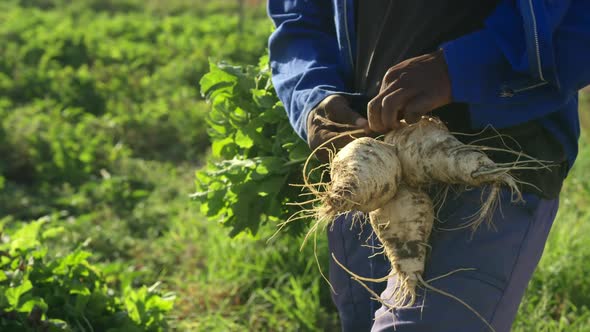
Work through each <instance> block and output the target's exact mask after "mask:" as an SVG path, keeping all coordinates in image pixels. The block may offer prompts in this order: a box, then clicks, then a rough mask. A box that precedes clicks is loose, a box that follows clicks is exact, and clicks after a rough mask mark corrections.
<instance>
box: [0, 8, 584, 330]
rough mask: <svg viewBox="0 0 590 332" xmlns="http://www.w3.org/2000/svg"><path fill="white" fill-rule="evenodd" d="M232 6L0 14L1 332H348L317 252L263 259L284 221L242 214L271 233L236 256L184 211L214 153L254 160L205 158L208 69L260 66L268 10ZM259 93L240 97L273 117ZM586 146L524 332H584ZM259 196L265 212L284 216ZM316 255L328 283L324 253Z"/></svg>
mask: <svg viewBox="0 0 590 332" xmlns="http://www.w3.org/2000/svg"><path fill="white" fill-rule="evenodd" d="M239 3H240V2H239V1H233V0H216V1H212V0H211V1H189V0H170V1H163V0H147V1H142V0H108V1H106V0H4V1H1V2H0V23H1V24H0V40H1V41H2V42H1V43H0V234H1V237H0V267H1V268H2V271H1V272H0V331H36V330H39V331H41V330H44V328H49V330H50V331H168V330H176V331H335V330H338V319H337V315H336V313H335V310H334V308H333V306H332V304H331V302H330V293H329V287H328V286H327V285H326V283H325V282H324V281H323V279H322V278H321V276H320V274H319V273H318V269H317V266H316V261H315V259H314V258H313V255H314V252H313V247H312V246H306V247H304V248H303V250H302V251H299V246H300V244H301V241H302V238H301V237H294V236H287V235H279V236H278V237H277V238H276V239H275V240H274V241H273V242H272V243H270V244H269V242H267V240H268V238H269V237H270V236H271V235H272V234H273V233H274V232H275V231H276V228H275V227H274V224H275V223H276V220H275V219H276V218H273V216H272V215H271V216H268V215H262V214H261V213H260V212H259V211H258V212H256V211H252V209H249V210H246V208H247V206H245V207H244V210H235V211H232V212H231V213H232V215H233V213H234V212H235V215H236V218H234V224H232V225H233V227H234V232H236V227H239V229H240V230H241V229H253V227H255V226H254V225H257V224H258V223H257V221H258V219H257V220H256V222H252V220H251V218H252V216H255V218H265V219H264V221H265V222H266V224H263V226H262V227H261V228H260V229H258V228H257V226H256V227H255V228H256V229H254V230H257V231H258V232H257V234H256V235H255V236H252V235H248V234H244V233H242V234H239V235H238V236H236V237H234V238H230V237H229V236H228V235H229V233H230V232H231V230H232V229H230V228H227V227H223V226H222V225H220V224H218V223H214V222H211V221H210V220H209V219H210V218H209V219H208V218H207V217H206V216H205V215H204V214H210V216H214V215H215V213H213V212H212V211H213V210H215V209H216V210H215V212H216V213H217V212H219V211H226V210H223V209H227V206H228V204H229V203H230V202H228V201H219V202H218V204H209V206H206V207H205V208H203V207H202V206H200V205H199V204H198V203H197V202H196V201H195V200H192V199H191V198H190V195H191V194H192V193H193V192H195V190H196V189H195V171H197V170H198V169H200V168H201V167H203V166H204V165H205V163H206V161H207V160H209V159H211V157H210V152H211V150H213V152H214V155H216V154H220V153H224V152H223V151H225V153H230V152H227V151H230V150H228V149H231V148H241V149H243V148H245V147H247V148H250V147H251V145H252V144H253V142H251V141H248V140H247V139H246V136H247V135H241V136H240V137H242V140H241V141H239V142H238V143H236V144H237V145H236V146H237V147H232V146H231V144H229V143H228V142H222V143H216V144H215V145H213V146H212V147H211V143H210V138H209V135H208V132H207V130H208V129H207V128H208V127H210V126H211V122H207V121H206V118H207V114H208V112H210V105H208V104H207V103H206V102H205V100H204V99H203V96H202V95H201V90H200V87H199V81H200V80H201V78H202V77H203V75H205V74H206V73H207V72H208V71H209V68H210V67H209V66H210V64H209V60H211V61H212V63H216V62H217V61H219V60H224V61H227V62H229V63H234V64H252V65H257V64H258V63H259V61H260V58H261V56H263V55H264V54H265V47H266V38H267V36H268V34H269V33H270V31H271V24H270V22H269V21H268V19H267V18H266V16H265V13H264V4H263V1H245V4H246V5H245V7H244V8H240V7H239V5H238V4H239ZM213 68H217V67H215V66H214V67H213ZM252 68H253V69H251V70H254V71H256V70H258V68H257V67H252ZM256 73H257V72H256ZM256 73H252V75H251V77H255V76H256V75H254V74H256ZM266 75H267V73H266ZM209 77H210V78H211V80H213V79H221V78H219V77H217V78H216V76H215V75H210V76H209ZM251 77H250V76H248V77H247V78H251ZM264 77H266V78H267V76H264V75H263V76H256V79H257V81H255V83H252V84H255V85H256V84H258V85H261V84H262V78H264ZM222 78H224V79H233V78H232V77H230V76H224V77H222ZM236 80H237V79H236ZM252 82H254V81H252ZM205 84H207V82H205ZM262 85H264V84H262ZM219 86H220V85H214V84H211V86H209V89H214V88H219ZM246 86H248V87H249V85H246ZM253 87H254V85H253ZM265 88H268V87H267V86H256V89H255V90H256V91H255V92H251V91H252V90H250V89H248V90H244V91H245V92H244V93H254V94H255V98H254V99H253V100H254V101H253V103H254V105H257V107H260V109H263V108H264V109H268V112H266V114H271V113H272V112H270V111H272V110H276V109H277V108H276V107H274V104H268V99H265V98H267V97H268V96H267V94H268V93H269V92H268V91H267V90H265ZM204 92H206V91H204ZM234 97H235V98H238V97H237V92H236V93H235V95H234ZM250 97H251V96H250ZM239 98H246V97H243V96H240V97H239ZM582 100H583V105H584V106H583V109H582V112H581V113H584V112H587V111H588V110H589V109H590V105H589V103H588V99H587V98H586V97H584V96H583V97H582ZM230 102H234V101H233V100H230ZM236 102H248V103H251V102H252V101H246V100H245V99H244V100H238V101H236ZM271 115H272V114H271ZM281 116H282V115H281ZM583 118H584V117H583ZM584 119H585V118H584ZM265 121H268V122H269V123H272V122H273V121H275V120H274V118H272V116H267V117H266V118H265ZM238 127H239V126H237V127H235V126H234V127H232V128H233V129H232V128H230V127H227V128H226V129H227V130H230V129H231V130H234V131H233V132H236V131H235V130H237V129H235V128H238ZM585 127H586V128H588V129H590V123H588V124H587V125H585ZM240 128H241V129H240ZM214 129H215V130H217V132H218V134H219V130H220V129H219V128H214ZM226 129H224V130H226ZM238 129H239V130H243V131H246V129H247V128H246V127H239V128H238ZM209 134H212V135H215V133H212V132H211V131H210V132H209ZM290 137H292V136H288V135H287V136H284V137H283V138H284V139H285V140H286V139H288V138H290ZM588 142H590V140H589V139H586V138H585V137H584V138H583V139H582V141H581V154H580V156H579V159H578V163H577V165H576V167H575V169H574V170H573V172H572V173H571V175H570V177H569V178H568V180H567V183H566V186H565V189H564V191H563V195H562V197H561V208H560V209H561V210H560V212H559V216H558V220H557V221H556V225H555V228H554V230H553V231H552V235H551V240H550V242H549V243H548V246H547V248H546V251H545V254H544V257H543V260H542V263H541V265H540V267H539V269H538V270H537V272H536V274H535V276H534V279H533V281H532V283H531V284H530V286H529V289H528V290H527V294H526V299H525V301H524V302H523V304H522V306H521V308H520V312H519V316H518V318H517V322H516V323H515V326H514V331H519V332H528V331H531V332H532V331H568V332H569V331H590V296H588V294H590V279H587V277H586V276H588V275H590V264H588V263H587V261H588V260H589V259H590V247H589V246H588V245H587V244H588V243H589V242H590V235H589V234H590V209H588V207H589V206H590V178H588V176H587V175H586V174H585V173H586V170H587V169H588V168H589V167H590V148H588V147H587V143H588ZM232 144H233V143H232ZM285 146H286V147H285ZM283 147H285V148H284V149H283V150H281V153H284V154H285V156H286V158H290V159H291V160H293V161H300V158H301V156H304V155H305V154H304V152H305V151H302V150H300V149H299V148H298V145H292V146H290V145H283ZM258 148H259V149H266V148H268V149H269V151H272V152H273V153H276V149H275V147H273V146H270V145H269V146H268V147H266V146H262V145H258ZM270 165H273V164H272V163H268V164H265V165H264V166H265V171H266V172H267V173H268V174H271V173H272V171H273V168H271V167H270ZM293 165H295V164H293ZM230 166H235V165H230ZM239 166H241V168H240V171H239V172H237V173H236V174H241V175H240V176H250V175H244V174H245V173H243V170H244V169H247V167H246V166H247V165H243V164H242V165H239ZM258 166H259V165H256V167H258ZM248 167H249V166H248ZM277 168H278V167H275V169H277ZM281 171H283V170H281ZM240 172H242V173H240ZM277 172H279V170H278V169H277ZM201 174H202V173H201ZM265 174H266V173H265ZM265 179H267V180H268V177H267V178H265ZM200 180H203V178H200ZM207 181H210V182H207V183H208V185H209V186H211V187H214V186H215V183H214V182H215V179H212V178H208V179H207ZM261 183H262V182H261ZM264 183H265V190H266V191H270V189H269V188H271V185H275V186H277V188H279V187H280V186H282V185H283V184H284V183H285V182H281V183H280V185H279V184H277V182H276V180H273V181H270V180H269V181H267V182H264ZM200 185H201V186H202V183H201V184H200ZM251 189H252V188H243V190H244V192H247V191H248V190H251ZM277 190H278V189H277ZM270 192H271V193H272V194H275V193H276V192H272V191H270ZM265 194H266V195H262V196H261V197H267V198H268V199H266V198H265V199H264V200H261V201H260V202H258V203H259V204H268V206H276V205H277V202H276V201H273V200H271V199H270V197H274V196H273V195H268V192H267V193H265ZM215 202H217V201H215ZM279 203H280V202H279ZM245 205H248V204H245ZM250 205H252V204H250ZM256 213H258V214H256ZM277 215H280V214H279V213H277ZM248 218H250V220H249V219H248ZM301 226H303V225H302V224H300V225H299V228H302V227H301ZM291 233H293V232H291ZM317 249H318V253H319V261H320V262H321V264H323V265H324V266H323V268H324V270H325V269H326V268H327V263H328V257H329V253H328V252H327V250H326V243H325V239H323V238H320V239H319V241H318V248H317Z"/></svg>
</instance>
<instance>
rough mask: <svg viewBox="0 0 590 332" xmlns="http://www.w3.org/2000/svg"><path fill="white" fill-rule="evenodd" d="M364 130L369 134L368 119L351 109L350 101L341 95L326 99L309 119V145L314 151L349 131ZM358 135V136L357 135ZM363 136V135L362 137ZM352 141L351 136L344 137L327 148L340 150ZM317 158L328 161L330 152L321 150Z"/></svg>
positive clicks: (337, 139)
mask: <svg viewBox="0 0 590 332" xmlns="http://www.w3.org/2000/svg"><path fill="white" fill-rule="evenodd" d="M358 129H364V130H365V133H368V132H369V123H368V121H367V119H365V118H364V117H362V116H361V115H360V114H358V113H357V112H355V111H354V110H353V109H352V108H350V104H349V103H348V100H347V99H346V98H345V97H343V96H340V95H331V96H328V97H326V99H324V100H323V101H322V102H321V103H320V104H319V105H318V106H317V107H316V108H315V109H314V110H313V111H311V112H310V113H309V117H308V118H307V143H308V144H309V147H310V148H311V149H312V150H315V149H316V148H317V147H319V146H320V145H322V144H323V143H325V142H326V141H328V140H330V139H332V138H334V137H336V136H338V135H340V134H342V133H344V132H348V131H353V130H358ZM357 135H358V134H357ZM360 136H362V134H361V135H360ZM350 141H352V137H351V136H350V135H343V136H342V137H339V138H336V139H334V140H333V141H331V142H330V143H329V144H327V145H326V148H328V149H331V148H335V149H340V148H342V147H344V146H345V145H346V144H347V143H349V142H350ZM316 156H317V157H318V159H320V160H321V161H322V162H327V161H328V152H327V151H326V150H325V149H320V150H319V151H318V152H316Z"/></svg>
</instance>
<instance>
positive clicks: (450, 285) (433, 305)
mask: <svg viewBox="0 0 590 332" xmlns="http://www.w3.org/2000/svg"><path fill="white" fill-rule="evenodd" d="M510 198H511V197H510V194H509V193H508V192H503V193H502V196H501V204H500V206H499V208H498V209H497V210H496V211H495V213H494V214H493V220H492V222H493V225H494V227H495V228H494V229H490V228H489V227H487V226H486V225H485V224H483V225H481V226H480V227H479V228H478V230H477V231H476V232H475V233H474V232H473V231H472V230H471V229H470V228H466V229H461V230H452V231H448V230H444V229H446V228H448V229H451V228H456V227H458V226H461V225H463V224H465V223H466V222H467V221H468V220H469V218H471V217H472V216H473V215H474V214H475V213H476V212H477V210H478V209H479V208H480V207H481V204H482V203H481V202H482V192H481V191H480V190H471V191H466V192H463V193H461V194H452V195H449V196H448V197H447V199H446V201H445V203H444V204H442V205H441V206H440V209H439V210H438V211H437V213H438V214H437V217H438V220H437V221H435V227H434V229H433V232H432V235H431V238H430V245H431V250H430V251H429V254H428V257H427V260H426V268H425V272H424V279H425V280H428V279H431V278H435V277H438V276H442V275H444V274H447V273H449V272H451V271H454V270H457V269H465V268H471V269H474V270H470V271H461V272H456V273H454V274H451V275H450V276H447V277H444V278H441V279H438V280H436V281H433V282H432V283H431V285H432V286H434V287H436V288H438V289H441V290H443V291H445V292H447V293H450V294H452V295H454V296H456V297H458V298H460V299H461V300H463V301H465V302H466V303H468V304H469V305H470V306H471V307H473V309H475V310H476V311H477V312H478V313H480V314H481V315H482V316H483V317H484V318H485V319H486V320H487V321H488V322H489V323H490V324H491V325H492V326H493V327H494V329H495V330H496V332H508V331H510V327H511V325H512V323H513V321H514V317H515V315H516V312H517V310H518V306H519V304H520V302H521V300H522V296H523V294H524V291H525V288H526V286H527V284H528V282H529V280H530V279H531V276H532V274H533V271H534V270H535V268H536V266H537V264H538V262H539V259H540V258H541V255H542V253H543V248H544V246H545V242H546V240H547V236H548V234H549V230H550V229H551V226H552V224H553V220H554V219H555V215H556V213H557V208H558V199H554V200H544V199H540V198H538V197H537V196H533V195H525V200H526V203H524V204H523V203H519V204H512V203H511V202H510ZM352 219H353V216H351V215H348V216H342V217H340V218H339V219H338V220H336V222H335V224H334V226H333V227H332V228H331V229H330V230H329V231H328V241H329V247H330V250H331V252H332V253H333V254H334V255H335V257H336V258H337V259H338V260H339V262H341V263H342V264H344V265H345V266H347V267H348V268H349V269H350V270H352V271H353V272H355V273H356V274H358V275H360V276H366V277H371V278H380V277H383V276H385V275H387V274H388V273H389V270H390V266H389V263H388V262H387V260H386V259H385V258H384V257H383V255H376V256H375V253H376V252H378V251H379V249H378V248H377V247H378V246H379V245H380V244H379V243H378V240H377V239H376V238H375V237H374V235H372V230H371V227H370V226H369V225H368V223H367V224H364V225H363V224H362V223H359V222H356V223H353V222H352ZM370 256H372V258H369V257H370ZM330 282H331V283H332V286H333V287H334V289H335V291H336V294H333V295H332V298H333V301H334V303H335V305H336V307H337V309H338V312H339V315H340V321H341V326H342V331H344V332H362V331H373V332H381V331H394V330H395V331H396V332H410V331H411V332H418V331H419V332H428V331H436V332H477V331H489V328H488V327H486V325H485V324H484V323H483V322H482V321H481V320H480V319H479V318H478V317H477V316H476V315H475V314H474V313H472V312H471V311H469V310H468V309H467V308H465V307H464V306H463V305H462V304H460V303H458V302H457V301H455V300H453V299H451V298H449V297H446V296H443V295H440V294H438V293H436V292H432V291H425V290H424V289H423V288H420V289H419V290H418V295H419V296H418V298H417V300H416V304H415V306H414V307H411V308H406V309H399V310H395V311H394V312H392V311H391V310H388V309H387V308H385V307H383V306H382V305H381V304H380V303H379V302H377V301H375V300H372V299H371V298H370V297H371V296H370V294H369V293H368V292H367V291H366V290H365V289H364V288H363V287H362V286H361V285H359V284H358V283H357V282H356V281H354V280H352V279H351V278H350V275H349V274H348V273H347V272H345V271H344V270H343V269H341V268H340V267H339V266H338V265H337V264H336V263H335V262H334V261H332V262H331V263H330ZM395 282H396V280H395V279H393V278H390V279H389V281H388V282H387V283H380V284H376V283H367V284H368V285H369V287H371V288H372V289H373V290H374V291H375V292H376V293H377V294H381V293H382V298H383V299H387V298H388V297H389V296H388V294H389V292H390V291H391V289H393V288H394V285H395ZM386 286H387V287H386ZM425 294H426V296H424V295H425Z"/></svg>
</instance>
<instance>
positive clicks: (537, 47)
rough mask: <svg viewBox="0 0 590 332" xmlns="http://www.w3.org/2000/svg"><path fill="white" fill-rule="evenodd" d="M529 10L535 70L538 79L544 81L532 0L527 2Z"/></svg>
mask: <svg viewBox="0 0 590 332" xmlns="http://www.w3.org/2000/svg"><path fill="white" fill-rule="evenodd" d="M529 8H530V10H531V19H532V20H533V35H534V37H535V51H536V53H537V54H536V55H537V70H538V71H539V78H540V79H541V81H545V77H543V69H542V67H541V50H540V47H539V31H538V28H537V18H536V17H535V8H534V7H533V0H529Z"/></svg>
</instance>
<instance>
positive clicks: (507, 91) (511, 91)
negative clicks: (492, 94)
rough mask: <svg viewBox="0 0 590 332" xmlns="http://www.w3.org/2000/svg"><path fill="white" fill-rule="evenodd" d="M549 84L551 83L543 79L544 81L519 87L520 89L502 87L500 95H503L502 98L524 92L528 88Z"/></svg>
mask: <svg viewBox="0 0 590 332" xmlns="http://www.w3.org/2000/svg"><path fill="white" fill-rule="evenodd" d="M547 84H549V83H548V82H546V81H543V82H539V83H536V84H533V85H529V86H525V87H522V88H518V89H514V88H510V87H504V88H502V91H501V92H500V97H502V98H508V97H514V95H515V94H517V93H520V92H524V91H527V90H532V89H534V88H538V87H541V86H543V85H547Z"/></svg>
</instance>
